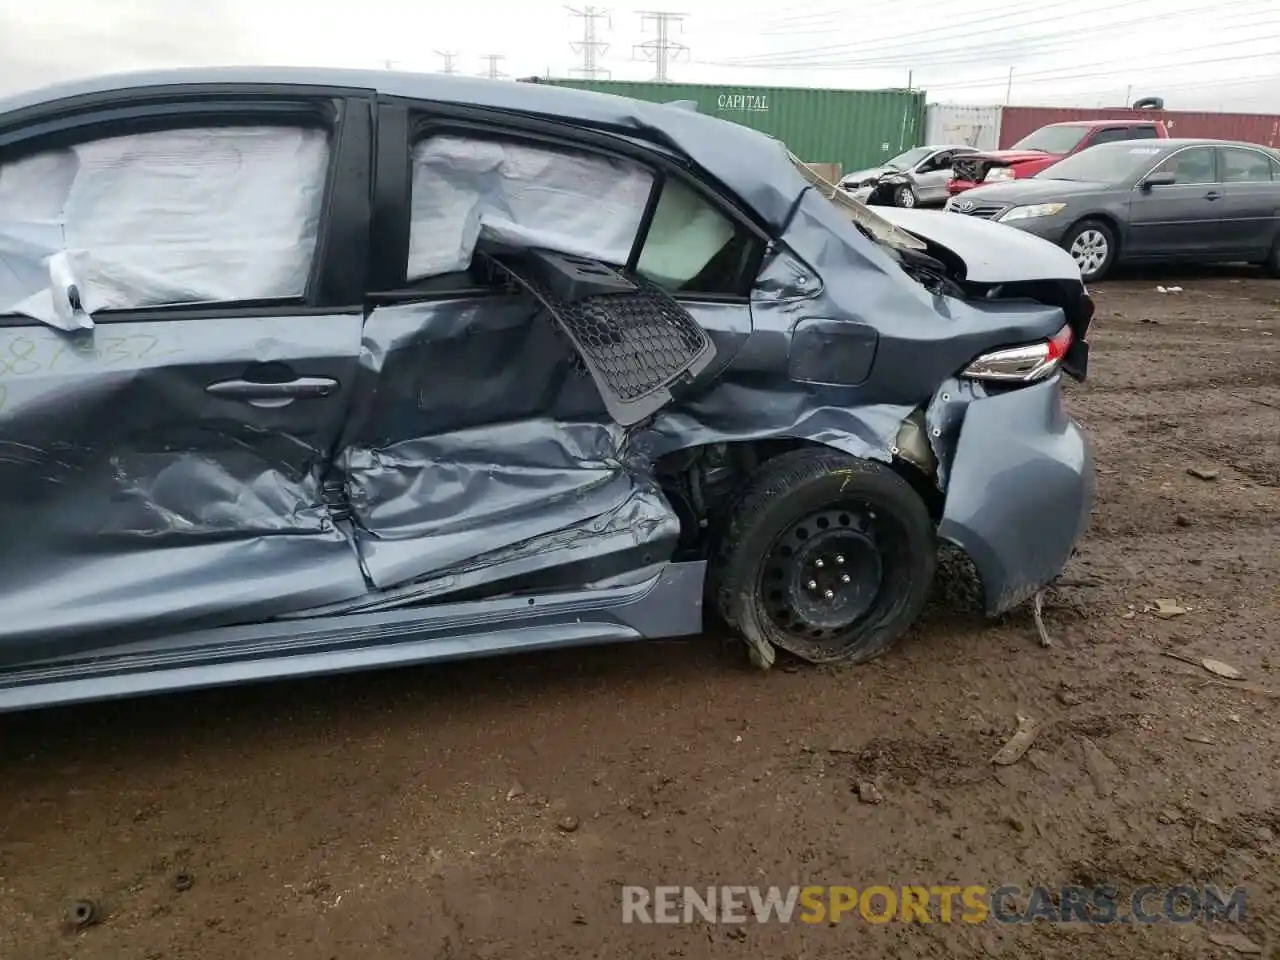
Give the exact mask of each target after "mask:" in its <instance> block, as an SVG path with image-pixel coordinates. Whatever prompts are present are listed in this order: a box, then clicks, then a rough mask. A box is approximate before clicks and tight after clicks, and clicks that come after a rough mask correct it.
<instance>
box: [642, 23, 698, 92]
mask: <svg viewBox="0 0 1280 960" xmlns="http://www.w3.org/2000/svg"><path fill="white" fill-rule="evenodd" d="M637 12H638V13H639V14H640V29H642V30H643V29H644V25H645V24H646V23H648V22H649V21H650V20H652V21H653V23H654V38H653V39H652V40H646V41H645V42H644V43H638V44H636V46H635V49H634V51H633V52H632V58H633V59H636V60H652V61H653V62H654V64H655V65H656V68H657V69H656V73H655V74H654V79H655V80H657V81H658V82H659V83H666V82H667V80H668V79H669V77H668V74H667V65H668V64H669V63H670V62H671V61H673V60H678V59H679V58H680V54H682V53H688V52H689V48H688V47H686V46H685V45H684V44H683V43H676V42H675V41H674V40H672V39H671V25H672V24H675V25H676V26H681V25H682V24H683V23H684V18H685V17H686V16H688V14H684V13H670V12H668V11H665V10H640V11H637Z"/></svg>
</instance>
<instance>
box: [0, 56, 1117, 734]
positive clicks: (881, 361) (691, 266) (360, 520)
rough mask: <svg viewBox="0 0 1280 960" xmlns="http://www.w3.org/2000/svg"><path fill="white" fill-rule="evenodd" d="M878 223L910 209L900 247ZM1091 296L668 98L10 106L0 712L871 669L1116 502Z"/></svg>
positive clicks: (437, 87)
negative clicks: (703, 673)
mask: <svg viewBox="0 0 1280 960" xmlns="http://www.w3.org/2000/svg"><path fill="white" fill-rule="evenodd" d="M886 218H888V219H886ZM1092 312H1093V307H1092V304H1091V302H1090V299H1089V297H1088V295H1087V293H1086V290H1085V288H1084V285H1083V284H1082V283H1081V280H1080V273H1079V270H1078V268H1077V267H1076V265H1075V263H1074V262H1073V261H1072V259H1071V257H1070V255H1068V254H1067V253H1065V252H1064V251H1062V250H1059V249H1057V248H1056V247H1054V246H1052V245H1051V244H1049V243H1047V242H1045V241H1043V240H1040V239H1038V238H1036V237H1032V236H1029V235H1027V234H1024V233H1022V232H1020V231H1016V230H1009V229H1007V228H1005V227H1002V226H1000V225H998V224H991V223H986V222H983V221H981V220H976V219H972V218H966V217H956V216H951V215H947V214H945V213H937V212H931V211H922V210H886V211H885V212H884V214H883V215H877V214H876V213H873V212H872V211H871V210H869V209H867V208H866V207H863V206H862V205H860V204H858V203H856V202H855V201H853V200H851V199H849V198H848V197H846V196H844V195H843V194H842V193H840V191H838V190H836V189H835V188H834V187H833V186H831V185H830V184H827V183H826V182H824V181H822V180H821V179H819V178H818V177H816V176H815V175H813V174H812V173H810V172H809V170H808V169H807V168H806V167H805V166H804V165H803V164H801V163H799V161H798V160H797V159H796V158H795V157H794V156H792V155H791V154H789V153H788V152H787V150H786V149H785V147H784V146H783V145H782V144H780V143H779V142H777V141H776V140H773V139H771V138H769V137H767V136H764V135H762V134H759V133H756V132H753V131H751V130H748V129H746V128H744V127H741V126H737V125H735V124H732V123H727V122H723V121H720V120H717V119H714V118H711V117H707V116H701V115H699V114H697V113H696V112H692V111H689V110H687V109H681V108H679V107H677V106H671V105H660V104H652V103H640V102H636V101H632V100H627V99H622V98H617V97H610V96H604V95H598V94H590V93H584V92H579V91H572V90H563V89H556V88H551V87H547V86H542V85H537V84H522V83H510V82H493V81H485V80H467V79H460V78H454V77H445V76H429V75H412V74H397V73H393V72H382V71H378V72H344V71H333V70H276V69H262V70H256V69H255V70H250V69H228V70H199V71H179V72H171V73H160V74H147V75H130V76H123V77H120V76H117V77H110V78H107V79H102V80H97V81H87V82H81V83H77V84H73V85H68V86H63V87H59V88H54V89H50V90H44V91H39V92H36V93H32V94H26V95H23V96H20V97H17V98H15V99H10V100H7V101H4V102H0V512H2V513H3V519H4V529H5V530H6V531H7V533H6V535H5V537H4V539H3V542H2V544H0V594H2V597H3V612H4V616H3V618H0V709H5V710H14V709H20V708H25V707H32V706H38V705H49V704H57V703H68V702H72V701H80V700H93V699H100V698H107V697H117V696H124V695H130V694H136V693H144V692H150V691H160V690H176V689H183V688H191V687H200V686H211V685H218V684H227V683H237V682H241V681H247V680H252V679H261V678H266V677H281V676H297V675H305V674H318V673H327V672H336V671H344V670H355V669H364V668H371V667H378V666H385V665H392V664H408V663H422V662H425V661H432V660H443V659H448V658H456V657H463V656H471V655H477V654H492V653H500V652H508V651H516V650H529V649H536V648H546V647H554V646H565V645H573V644H589V643H602V642H609V641H622V640H639V639H644V638H649V637H670V636H680V635H690V634H696V633H699V632H700V631H702V630H703V629H704V627H705V626H706V624H707V622H708V620H709V619H711V618H712V617H718V618H719V619H721V620H722V621H724V622H725V623H727V624H728V625H729V626H730V627H731V628H732V629H733V630H734V631H735V632H736V633H737V634H738V635H740V636H741V638H742V639H743V640H744V641H745V643H746V645H747V648H748V650H749V651H750V652H751V655H752V657H753V659H754V660H755V662H756V663H758V664H760V665H766V666H767V665H768V664H769V663H771V662H772V661H773V657H774V655H775V651H776V650H779V649H780V650H783V651H788V652H789V653H791V654H793V655H796V656H799V657H801V658H803V659H805V660H809V661H813V662H837V661H843V662H857V661H862V660H866V659H868V658H870V657H874V656H876V655H877V654H879V653H881V652H882V651H884V650H885V649H886V648H887V647H888V646H889V644H890V643H891V642H892V641H893V640H894V639H895V638H896V637H898V636H899V635H900V634H901V633H902V632H903V630H904V629H905V628H906V627H907V626H908V625H909V624H910V623H911V622H912V620H913V619H915V618H916V617H917V616H918V614H919V613H920V610H921V608H922V606H923V604H924V602H925V599H926V595H927V592H928V590H929V587H930V582H931V580H932V578H933V575H934V568H935V563H936V557H937V551H938V546H939V543H940V542H941V541H948V542H950V543H952V544H955V545H956V546H958V547H959V548H961V549H962V550H963V551H965V552H966V553H967V554H968V556H969V557H970V558H971V559H972V562H973V564H974V567H975V568H976V571H977V573H978V576H979V577H980V579H981V584H982V588H983V595H984V597H985V605H986V609H987V611H988V613H990V614H997V613H1000V612H1001V611H1004V610H1007V609H1009V608H1010V607H1011V606H1013V605H1015V604H1018V603H1020V602H1022V601H1024V600H1026V599H1028V598H1029V597H1031V596H1033V595H1034V594H1035V593H1036V592H1037V591H1038V590H1039V589H1040V588H1041V587H1042V586H1043V585H1044V584H1046V583H1047V582H1049V581H1050V580H1052V579H1053V578H1054V577H1056V576H1057V575H1058V574H1059V573H1060V572H1061V570H1062V568H1063V565H1064V564H1065V563H1066V561H1067V559H1068V557H1069V556H1070V554H1071V553H1072V550H1073V549H1074V545H1075V543H1076V541H1077V539H1078V538H1079V537H1080V535H1081V533H1082V530H1083V528H1084V526H1085V523H1086V519H1087V517H1088V514H1089V510H1090V505H1091V501H1092V498H1093V467H1092V458H1091V453H1090V446H1089V443H1088V441H1087V440H1086V438H1085V436H1084V435H1083V434H1082V432H1081V431H1080V429H1079V427H1078V426H1077V425H1076V424H1075V422H1074V421H1073V420H1072V419H1071V418H1070V417H1069V416H1068V415H1067V413H1066V412H1065V411H1064V409H1063V397H1062V378H1063V377H1064V376H1071V377H1075V378H1077V379H1082V378H1083V377H1084V375H1085V369H1086V364H1087V357H1088V343H1087V340H1086V333H1087V331H1088V327H1089V322H1090V319H1091V316H1092Z"/></svg>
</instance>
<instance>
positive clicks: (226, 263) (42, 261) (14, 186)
mask: <svg viewBox="0 0 1280 960" xmlns="http://www.w3.org/2000/svg"><path fill="white" fill-rule="evenodd" d="M328 163H329V142H328V134H327V133H326V132H325V131H323V130H317V129H306V128H293V127H212V128H207V129H187V130H171V131H163V132H150V133H140V134H130V135H126V136H119V137H111V138H107V139H102V140H92V141H89V142H87V143H82V144H77V145H74V146H71V147H67V148H63V149H58V150H49V151H45V152H41V153H36V154H33V155H30V156H27V157H22V158H19V159H17V160H14V161H10V162H7V163H0V314H4V313H13V314H18V315H21V316H29V317H32V318H34V319H36V320H39V321H41V322H42V323H46V324H49V325H50V326H52V327H55V328H57V329H60V330H67V331H75V330H85V329H90V328H92V327H93V319H92V317H93V314H94V313H95V312H97V311H100V310H113V309H135V308H142V307H149V306H158V305H163V304H178V303H206V302H207V303H225V302H236V301H251V300H269V299H274V298H279V297H294V296H300V295H301V294H302V293H303V292H304V291H305V290H306V285H307V279H308V277H309V275H310V271H311V260H312V254H313V252H314V250H315V244H316V237H317V228H318V225H319V216H320V207H321V204H322V202H323V199H324V197H323V194H324V184H325V179H326V174H327V171H328ZM72 287H74V289H75V291H76V292H77V293H78V295H79V300H80V305H81V307H82V308H81V309H72V304H71V303H70V301H69V297H68V291H69V290H70V289H71V288H72Z"/></svg>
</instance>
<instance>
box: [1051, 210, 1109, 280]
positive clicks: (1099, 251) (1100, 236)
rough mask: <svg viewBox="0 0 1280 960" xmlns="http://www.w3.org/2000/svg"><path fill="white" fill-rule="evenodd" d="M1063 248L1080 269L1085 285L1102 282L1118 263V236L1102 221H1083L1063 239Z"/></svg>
mask: <svg viewBox="0 0 1280 960" xmlns="http://www.w3.org/2000/svg"><path fill="white" fill-rule="evenodd" d="M1062 247H1063V249H1064V250H1066V251H1067V253H1069V254H1071V259H1073V260H1074V261H1075V262H1076V266H1078V267H1079V268H1080V279H1081V280H1083V281H1084V282H1085V283H1092V282H1093V281H1094V280H1101V279H1102V278H1103V277H1104V276H1106V275H1107V272H1108V271H1110V269H1111V265H1112V264H1113V263H1115V262H1116V253H1117V246H1116V234H1115V231H1114V230H1112V229H1111V227H1110V226H1109V225H1108V224H1106V223H1103V222H1102V221H1101V220H1081V221H1080V222H1079V223H1077V224H1075V225H1074V226H1073V227H1072V228H1071V229H1070V230H1068V231H1067V232H1066V235H1065V236H1064V237H1063V238H1062Z"/></svg>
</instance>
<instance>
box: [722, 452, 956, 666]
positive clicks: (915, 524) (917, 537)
mask: <svg viewBox="0 0 1280 960" xmlns="http://www.w3.org/2000/svg"><path fill="white" fill-rule="evenodd" d="M937 556H938V552H937V538H936V535H935V531H934V525H933V521H932V519H931V518H930V516H929V511H928V509H927V508H926V506H925V503H924V500H923V499H922V498H921V497H920V495H919V494H918V493H917V492H916V491H915V490H914V489H913V488H912V487H911V485H910V484H909V483H908V482H907V481H906V480H904V479H903V478H902V477H900V476H899V475H898V474H897V473H895V472H894V471H893V470H892V469H890V468H889V467H888V466H886V465H885V464H882V463H875V462H872V461H868V460H860V459H858V458H856V457H851V456H847V455H845V454H842V453H840V452H838V451H835V450H830V449H817V448H806V449H803V450H797V451H792V452H790V453H786V454H783V455H781V456H778V457H775V458H774V459H772V460H769V461H767V462H766V463H765V464H764V465H763V466H762V467H761V468H760V470H759V471H758V472H757V473H756V474H755V475H754V476H753V477H752V478H751V479H750V480H749V482H748V484H747V486H746V488H745V490H744V491H743V492H742V494H741V496H740V497H739V498H738V500H737V502H736V504H735V505H734V507H733V508H732V509H731V510H730V514H729V516H728V518H727V521H726V523H725V526H724V529H723V535H722V537H721V538H720V542H719V544H718V546H717V549H716V551H715V556H714V559H713V563H712V570H711V572H710V576H711V582H712V583H713V584H714V598H715V602H716V605H717V607H718V608H719V613H720V615H721V617H722V618H723V619H724V621H725V622H726V623H727V624H728V625H729V626H730V627H731V628H732V629H734V630H735V631H737V632H738V633H740V634H742V635H743V637H744V638H746V639H747V640H748V641H749V642H751V643H752V645H755V644H756V643H758V641H760V640H765V641H768V642H769V643H771V644H772V645H773V646H775V647H777V648H779V649H782V650H786V651H787V652H788V653H791V654H793V655H795V656H797V657H800V658H801V659H803V660H808V661H810V662H811V663H836V662H843V663H861V662H863V661H866V660H870V659H872V658H874V657H877V656H879V655H880V654H882V653H884V652H885V651H886V650H888V649H889V647H890V646H891V645H892V644H893V642H894V641H895V640H896V639H897V638H898V637H899V636H901V634H902V633H903V631H904V630H906V628H907V627H908V626H910V625H911V623H912V622H913V621H914V620H915V619H916V617H918V616H919V615H920V611H921V610H923V609H924V605H925V602H926V601H927V599H928V597H929V590H930V586H931V585H932V583H933V575H934V570H935V567H936V565H937Z"/></svg>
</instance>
